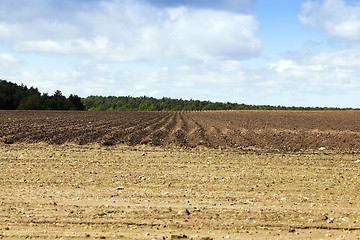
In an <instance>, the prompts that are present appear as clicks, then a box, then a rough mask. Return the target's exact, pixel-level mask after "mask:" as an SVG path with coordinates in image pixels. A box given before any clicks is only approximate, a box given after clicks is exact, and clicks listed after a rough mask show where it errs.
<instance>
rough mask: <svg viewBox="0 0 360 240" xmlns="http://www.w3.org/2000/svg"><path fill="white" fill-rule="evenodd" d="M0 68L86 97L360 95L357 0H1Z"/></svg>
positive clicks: (319, 99)
mask: <svg viewBox="0 0 360 240" xmlns="http://www.w3.org/2000/svg"><path fill="white" fill-rule="evenodd" d="M0 79H6V80H9V81H12V82H16V83H24V84H26V85H28V86H35V87H38V88H39V90H40V91H41V92H47V93H49V94H52V93H53V92H54V91H55V90H61V91H62V92H63V94H64V95H69V94H71V93H73V94H77V95H79V96H82V97H86V96H89V95H103V96H109V95H114V96H124V95H125V96H128V95H131V96H142V95H146V96H153V97H156V98H161V97H163V96H166V97H171V98H183V99H191V98H192V99H200V100H211V101H221V102H228V101H230V102H237V103H246V104H269V105H285V106H334V107H356V108H358V107H360V101H359V99H360V98H359V93H360V1H350V0H349V1H345V0H313V1H306V0H292V1H288V0H274V1H269V0H213V1H208V0H207V1H205V0H191V1H190V0H172V1H169V0H64V1H56V0H2V1H1V3H0Z"/></svg>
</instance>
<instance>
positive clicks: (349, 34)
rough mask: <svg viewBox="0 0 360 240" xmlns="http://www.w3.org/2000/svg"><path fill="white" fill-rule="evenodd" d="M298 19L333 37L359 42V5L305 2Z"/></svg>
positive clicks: (325, 0) (329, 0)
mask: <svg viewBox="0 0 360 240" xmlns="http://www.w3.org/2000/svg"><path fill="white" fill-rule="evenodd" d="M298 18H299V20H300V21H301V22H302V23H303V24H305V25H309V26H311V27H314V28H317V29H322V30H325V31H327V32H328V33H329V34H331V35H332V36H334V37H337V38H340V39H344V40H351V41H359V40H360V4H356V5H347V4H346V2H345V1H344V0H321V1H306V2H305V3H303V4H302V5H301V9H300V13H299V15H298Z"/></svg>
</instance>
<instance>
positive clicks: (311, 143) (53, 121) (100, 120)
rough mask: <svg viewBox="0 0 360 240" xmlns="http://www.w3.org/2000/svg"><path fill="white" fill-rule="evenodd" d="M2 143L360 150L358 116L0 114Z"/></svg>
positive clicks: (281, 113) (270, 113)
mask: <svg viewBox="0 0 360 240" xmlns="http://www.w3.org/2000/svg"><path fill="white" fill-rule="evenodd" d="M0 122H1V125H0V142H4V143H8V144H11V143H16V142H27V143H36V142H47V143H54V144H63V143H65V142H74V143H77V144H80V145H82V144H87V143H101V144H103V145H115V144H122V143H125V144H127V145H138V144H150V145H154V146H169V145H176V146H181V147H196V146H206V147H210V148H218V147H227V148H241V149H262V150H267V151H272V150H281V151H288V150H291V151H299V150H307V149H318V148H320V147H325V148H327V149H341V150H345V149H347V150H350V149H358V148H360V111H303V112H300V111H210V112H55V111H48V112H46V111H0Z"/></svg>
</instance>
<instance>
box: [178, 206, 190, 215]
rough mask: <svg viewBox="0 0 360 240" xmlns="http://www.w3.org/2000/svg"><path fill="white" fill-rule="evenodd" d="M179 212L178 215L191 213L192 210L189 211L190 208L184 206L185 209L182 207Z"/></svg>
mask: <svg viewBox="0 0 360 240" xmlns="http://www.w3.org/2000/svg"><path fill="white" fill-rule="evenodd" d="M177 214H178V215H190V212H189V210H187V209H186V208H184V209H181V210H180V211H179V212H178V213H177Z"/></svg>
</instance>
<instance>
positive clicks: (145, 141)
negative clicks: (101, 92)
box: [0, 111, 360, 239]
mask: <svg viewBox="0 0 360 240" xmlns="http://www.w3.org/2000/svg"><path fill="white" fill-rule="evenodd" d="M359 119H360V112H357V111H349V112H344V111H342V112H272V111H266V112H259V111H230V112H221V111H219V112H148V113H146V112H131V113H125V112H118V113H108V112H106V113H104V112H102V113H90V112H40V111H39V112H37V111H29V112H27V111H0V142H1V143H0V192H1V194H0V239H25V238H38V239H164V238H165V239H358V238H360V232H359V230H360V223H359V221H360V208H359V206H360V198H359V197H360V194H359V192H360V191H359V190H360V184H359V183H360V182H359V181H360V171H359V170H360V161H358V160H359V149H360V141H359V139H360V135H359V134H360V132H359V129H358V125H359V126H360V120H359ZM319 148H320V150H319Z"/></svg>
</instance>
